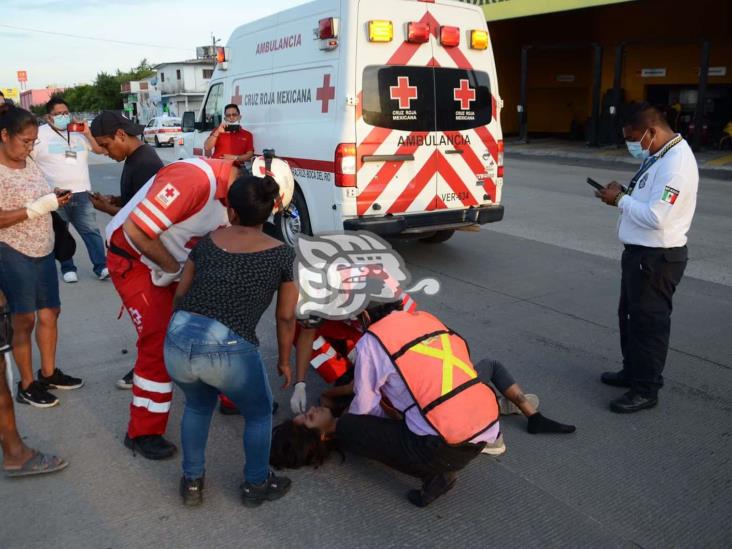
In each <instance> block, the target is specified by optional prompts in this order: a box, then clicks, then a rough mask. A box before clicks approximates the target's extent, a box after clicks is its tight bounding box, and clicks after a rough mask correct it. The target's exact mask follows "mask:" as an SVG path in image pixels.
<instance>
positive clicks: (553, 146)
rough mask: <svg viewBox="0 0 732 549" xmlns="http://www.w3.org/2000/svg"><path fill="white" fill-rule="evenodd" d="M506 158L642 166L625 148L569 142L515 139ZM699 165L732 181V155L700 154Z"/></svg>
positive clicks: (702, 171) (706, 172) (710, 174)
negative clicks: (524, 141) (590, 145)
mask: <svg viewBox="0 0 732 549" xmlns="http://www.w3.org/2000/svg"><path fill="white" fill-rule="evenodd" d="M506 156H507V157H509V158H521V159H524V160H541V161H544V162H545V161H548V160H553V161H556V162H559V163H561V164H575V165H588V166H599V167H605V168H612V167H618V168H627V169H635V168H636V167H637V166H638V160H636V159H635V158H633V157H632V156H630V154H628V151H627V149H626V148H625V147H622V146H621V147H616V146H614V145H608V146H603V147H588V146H587V145H585V143H584V142H583V141H569V140H566V139H550V138H544V139H532V140H530V141H529V142H528V143H522V142H520V141H518V140H516V139H515V138H513V139H507V140H506ZM696 161H697V163H698V165H699V172H700V174H701V175H705V176H707V177H713V178H715V179H728V180H732V151H730V150H724V151H718V150H705V151H700V152H697V153H696Z"/></svg>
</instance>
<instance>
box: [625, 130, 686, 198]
mask: <svg viewBox="0 0 732 549" xmlns="http://www.w3.org/2000/svg"><path fill="white" fill-rule="evenodd" d="M682 139H683V137H681V136H680V135H677V136H676V137H674V138H673V139H672V140H671V141H669V142H668V143H666V144H665V145H664V146H663V148H662V149H661V150H660V151H659V152H658V153H656V154H654V155H653V156H650V157H648V158H646V159H645V160H644V161H643V164H641V167H640V170H638V173H636V174H635V175H634V176H633V179H631V180H630V183H629V184H628V191H627V194H633V190H634V189H635V186H636V185H637V184H638V180H639V179H640V178H641V176H642V175H643V174H644V173H646V172H647V171H648V170H650V169H651V166H653V165H654V164H655V163H656V162H657V161H658V160H661V159H662V158H663V157H664V155H665V154H666V153H667V152H668V151H670V150H671V148H672V147H674V146H675V145H678V144H679V143H681V140H682Z"/></svg>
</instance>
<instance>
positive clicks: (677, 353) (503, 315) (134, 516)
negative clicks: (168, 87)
mask: <svg viewBox="0 0 732 549" xmlns="http://www.w3.org/2000/svg"><path fill="white" fill-rule="evenodd" d="M168 154H169V153H168ZM118 174H119V166H114V165H109V164H102V165H99V166H95V167H93V168H92V176H93V180H94V186H95V187H96V188H97V189H98V190H102V191H104V192H110V191H113V190H114V189H115V186H116V184H117V178H118ZM506 174H507V179H506V184H505V189H504V203H505V205H506V219H505V220H504V221H503V222H501V223H499V224H496V225H495V226H491V227H486V228H484V229H483V230H482V231H480V232H477V233H458V234H457V235H456V236H455V237H454V238H453V239H452V240H450V241H449V242H447V243H445V244H442V245H433V246H429V245H423V244H418V243H400V244H398V245H397V248H398V250H399V251H400V252H401V253H402V254H403V255H404V257H405V258H406V259H407V261H408V264H409V266H410V267H411V269H412V273H413V276H414V278H415V279H418V278H420V277H424V276H433V277H436V278H438V279H439V280H440V282H441V283H442V290H441V292H440V293H439V294H437V295H436V296H433V297H428V296H423V295H416V296H414V297H415V298H416V299H417V302H418V303H419V304H420V305H421V306H422V307H423V308H425V309H428V310H430V311H432V312H433V313H435V314H437V315H438V316H440V317H441V318H442V319H443V320H444V321H445V323H447V324H448V325H450V326H451V327H452V328H453V329H455V330H457V331H458V332H460V333H461V334H462V335H463V336H464V337H466V338H467V339H468V340H469V342H470V344H471V349H472V352H473V357H474V358H475V359H477V358H480V357H482V356H487V355H490V356H493V357H495V358H498V359H500V360H502V361H503V362H504V363H505V364H506V365H507V366H508V367H509V369H510V370H511V371H512V372H513V374H514V375H515V377H516V378H517V379H518V380H519V382H520V384H521V385H522V386H523V387H524V389H525V390H526V391H527V392H534V393H537V394H538V395H539V396H540V398H541V410H542V411H543V412H544V414H545V415H547V416H548V417H552V418H555V419H558V420H561V421H567V422H573V423H575V424H576V425H577V427H578V431H577V433H576V434H574V435H570V436H562V437H559V436H534V435H529V434H528V433H527V432H526V431H525V426H526V422H525V420H523V419H522V418H520V417H517V416H513V417H509V418H506V419H505V420H504V421H502V428H503V431H504V434H505V438H506V443H507V446H508V451H507V453H506V454H504V455H503V456H501V457H499V458H490V457H488V456H479V458H478V459H476V460H475V461H474V462H472V463H471V464H470V465H469V466H468V468H467V469H466V470H465V471H464V472H463V473H462V474H461V475H460V478H459V480H458V483H457V485H456V487H455V489H454V490H453V491H452V492H451V493H450V494H449V495H448V496H446V497H444V498H441V499H440V500H438V501H437V502H435V503H434V504H433V505H431V506H430V507H428V508H426V509H416V508H414V507H413V506H411V505H410V504H409V503H408V502H407V501H406V499H405V497H404V495H405V493H406V491H407V490H408V489H409V488H411V487H414V486H416V483H415V481H414V480H412V479H410V478H408V477H405V476H402V475H400V474H399V473H396V472H394V471H391V470H389V469H387V468H385V467H382V466H380V465H378V464H374V463H371V462H368V461H366V460H362V459H358V458H355V457H352V456H348V458H347V460H346V462H345V463H343V464H341V463H340V460H339V459H332V460H330V461H329V462H328V463H327V464H326V465H325V466H323V467H322V468H320V469H318V470H301V471H292V472H290V473H289V476H290V477H291V478H292V479H293V488H292V491H291V493H290V494H289V495H288V496H287V497H286V498H284V499H282V500H280V501H278V502H276V503H271V504H266V505H264V506H262V507H261V508H259V509H256V510H249V509H245V508H243V507H242V506H241V505H240V504H239V501H238V497H237V495H238V490H237V487H238V484H239V482H240V479H241V465H242V449H241V442H240V441H241V438H240V437H241V432H242V421H241V419H239V418H232V417H222V416H218V415H217V416H216V417H215V418H214V422H213V426H212V430H211V437H210V442H209V447H208V460H209V463H208V470H207V479H206V482H207V487H206V501H205V504H204V506H203V507H201V508H198V509H185V508H183V507H182V506H181V505H180V502H179V497H178V494H177V482H178V478H179V475H180V470H179V463H178V460H177V459H176V460H174V461H168V462H158V463H155V462H149V461H146V460H144V459H142V458H140V457H137V458H135V457H133V456H132V454H131V453H130V452H129V451H127V450H126V449H125V448H124V447H123V446H122V443H121V440H122V437H123V435H124V430H125V426H126V422H127V406H128V403H129V399H130V394H129V392H124V391H119V390H117V389H115V388H114V381H115V379H117V377H119V376H120V375H122V374H123V373H125V372H126V371H127V369H128V368H129V367H130V364H131V363H132V360H133V356H134V343H133V342H134V337H133V331H132V328H131V325H130V322H129V321H128V320H127V318H126V317H125V318H122V319H121V320H117V314H118V312H119V309H120V303H119V299H118V297H117V295H116V294H115V292H114V290H113V288H112V286H111V284H110V283H103V282H99V281H97V280H95V279H94V278H93V277H92V275H91V273H90V270H89V268H88V262H87V260H86V256H85V253H84V252H83V251H82V252H80V254H79V256H78V257H79V258H80V265H81V268H82V269H81V273H80V274H81V281H80V283H79V284H76V285H73V286H68V285H65V286H63V287H62V299H63V304H64V305H63V306H64V309H63V316H62V321H61V339H60V344H59V359H60V361H59V365H60V366H61V367H62V368H63V369H65V370H68V371H69V372H71V373H74V374H77V375H80V376H82V377H84V378H85V380H86V382H87V385H86V387H84V388H83V389H81V390H79V391H72V392H68V393H61V394H60V398H61V401H62V404H61V406H59V407H56V408H53V409H50V410H36V409H30V408H28V407H20V409H19V410H18V415H19V423H20V427H21V429H22V432H23V433H24V435H25V436H26V437H27V440H28V442H29V443H30V444H32V445H34V446H37V447H39V448H42V449H44V450H53V451H56V452H58V453H59V454H61V455H63V456H65V457H67V458H68V459H69V460H70V461H71V466H70V467H69V468H68V469H67V470H66V471H64V472H62V473H59V474H57V475H52V476H48V477H45V478H36V479H26V480H21V481H17V480H16V481H10V480H5V479H1V480H0V525H1V526H0V548H3V549H6V548H7V549H10V548H13V549H15V548H18V549H20V548H23V549H30V548H36V547H38V548H44V549H45V548H47V547H49V546H54V547H74V548H87V547H88V548H107V547H109V548H140V547H165V548H168V547H170V548H199V547H216V548H228V547H453V546H455V547H465V546H473V547H560V546H561V547H588V546H592V547H634V546H636V547H637V546H641V547H659V548H661V547H670V546H674V547H729V546H730V544H732V526H731V525H730V521H729V510H730V508H732V490H731V489H732V472H731V469H732V468H731V467H730V455H731V454H732V445H731V444H730V432H731V425H732V421H730V420H731V419H732V414H731V413H730V412H731V411H732V397H731V396H730V395H731V394H732V338H730V334H731V333H732V320H730V319H732V253H731V252H732V242H730V238H729V235H730V234H732V218H731V216H730V214H729V212H730V211H731V210H732V192H730V190H729V189H730V182H722V181H714V180H710V179H704V180H703V181H702V185H701V188H700V195H699V207H698V210H697V216H696V219H695V222H694V226H693V228H692V232H691V237H690V244H689V247H690V255H691V258H692V259H691V262H690V264H689V268H688V271H687V276H686V277H685V278H684V280H683V281H682V283H681V285H680V287H679V289H678V292H677V294H676V298H675V311H674V317H673V333H672V338H671V350H670V352H669V357H668V362H667V368H666V386H665V388H664V389H663V391H662V393H661V402H660V405H659V406H658V407H657V408H655V409H653V410H650V411H644V412H642V413H640V414H636V415H633V416H618V415H615V414H612V413H610V412H609V411H608V407H607V404H608V401H609V400H610V399H611V398H613V397H615V396H617V395H619V394H620V390H619V389H613V388H611V387H607V386H604V385H602V384H600V383H599V376H600V373H601V372H602V371H605V370H614V369H617V368H618V367H619V345H618V333H617V327H616V312H615V311H616V306H617V294H618V287H619V269H620V266H619V260H618V258H619V250H620V247H619V245H618V244H617V241H616V239H615V235H614V226H615V215H616V212H615V211H614V210H613V209H612V208H609V207H606V206H604V205H602V204H600V203H599V202H597V201H596V200H595V199H594V198H592V194H591V189H590V188H589V187H588V186H587V185H586V184H585V183H584V179H585V177H586V176H588V175H592V176H593V177H595V179H598V180H600V181H603V180H609V179H611V178H618V179H619V180H622V178H625V180H627V179H628V178H629V177H630V175H631V174H630V173H628V172H618V171H614V172H610V171H608V170H599V169H588V168H580V167H572V166H566V165H555V164H552V163H543V162H529V161H518V160H509V162H508V165H507V168H506ZM102 217H103V216H100V224H102V223H103V222H104V220H103V219H102ZM259 334H260V338H261V340H262V352H263V354H264V356H265V359H266V361H267V364H268V365H271V367H272V370H274V366H275V354H276V350H275V344H274V335H273V334H274V323H273V321H272V318H271V317H267V318H264V319H263V320H262V323H261V325H260V327H259ZM123 349H127V350H129V351H130V352H129V353H128V354H123V353H122V350H123ZM313 381H315V380H314V378H313ZM272 382H273V387H275V388H274V392H275V395H276V398H277V399H278V400H279V402H280V404H281V405H282V407H281V410H280V412H279V413H278V415H277V418H276V420H279V419H282V418H284V417H286V416H287V412H286V409H287V408H288V406H287V402H288V399H289V392H288V393H285V392H283V391H281V390H280V389H279V388H278V387H279V384H278V382H277V378H276V377H275V376H274V375H273V376H272ZM319 389H320V386H319V384H318V383H315V382H313V383H311V384H310V385H309V386H308V393H309V395H310V398H311V399H312V398H314V397H315V396H316V395H317V393H318V391H319ZM181 404H182V399H181V395H180V394H179V393H178V394H176V397H175V405H174V410H173V413H172V415H171V421H170V426H169V430H168V432H169V435H170V437H171V438H172V439H173V440H175V441H176V442H178V440H179V425H180V413H181V409H182V406H181Z"/></svg>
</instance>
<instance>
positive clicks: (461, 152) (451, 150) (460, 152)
mask: <svg viewBox="0 0 732 549" xmlns="http://www.w3.org/2000/svg"><path fill="white" fill-rule="evenodd" d="M463 152H464V151H461V150H458V149H450V150H447V151H445V154H463Z"/></svg>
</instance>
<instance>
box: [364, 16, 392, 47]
mask: <svg viewBox="0 0 732 549" xmlns="http://www.w3.org/2000/svg"><path fill="white" fill-rule="evenodd" d="M393 38H394V25H393V24H392V22H391V21H387V20H384V19H374V20H372V21H369V42H391V41H392V39H393Z"/></svg>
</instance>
